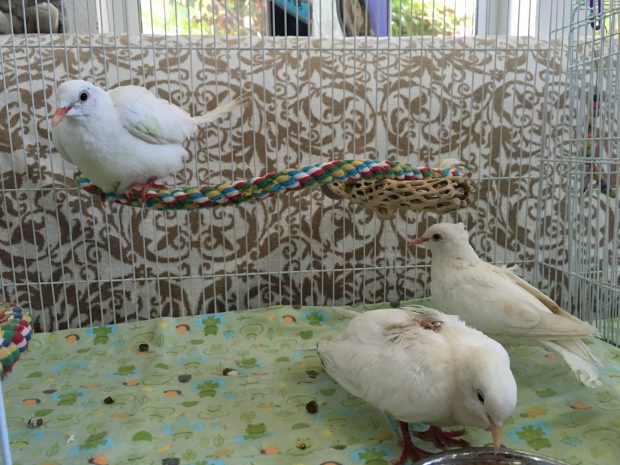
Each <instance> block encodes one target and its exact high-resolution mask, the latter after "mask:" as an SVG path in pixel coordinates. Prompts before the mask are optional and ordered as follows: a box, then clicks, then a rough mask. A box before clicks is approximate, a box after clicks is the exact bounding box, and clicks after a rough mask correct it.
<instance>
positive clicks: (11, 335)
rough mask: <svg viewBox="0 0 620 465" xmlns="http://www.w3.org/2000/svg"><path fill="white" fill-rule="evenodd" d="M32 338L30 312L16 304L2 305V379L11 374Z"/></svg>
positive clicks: (0, 366) (0, 313)
mask: <svg viewBox="0 0 620 465" xmlns="http://www.w3.org/2000/svg"><path fill="white" fill-rule="evenodd" d="M31 336H32V327H31V326H30V316H29V315H28V312H26V311H24V310H22V309H21V308H20V307H18V306H17V305H15V304H6V303H0V378H2V379H3V378H5V377H6V375H7V374H9V373H10V372H11V369H12V368H13V365H15V362H17V360H18V359H19V356H20V354H21V353H22V352H23V351H24V350H26V348H27V347H28V341H29V340H30V337H31Z"/></svg>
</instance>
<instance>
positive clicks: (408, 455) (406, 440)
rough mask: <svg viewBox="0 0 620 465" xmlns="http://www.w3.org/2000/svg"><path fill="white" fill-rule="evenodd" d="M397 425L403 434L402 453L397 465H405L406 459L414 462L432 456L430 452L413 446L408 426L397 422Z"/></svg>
mask: <svg viewBox="0 0 620 465" xmlns="http://www.w3.org/2000/svg"><path fill="white" fill-rule="evenodd" d="M398 424H399V425H400V432H401V433H402V434H403V453H402V454H400V459H399V460H398V462H397V465H405V464H406V463H407V460H408V459H411V460H412V461H413V462H415V461H416V460H420V459H423V458H424V457H428V456H429V455H432V454H431V453H430V452H428V451H425V450H423V449H418V448H417V447H416V446H414V445H413V441H411V435H410V434H409V424H407V423H405V422H404V421H399V422H398Z"/></svg>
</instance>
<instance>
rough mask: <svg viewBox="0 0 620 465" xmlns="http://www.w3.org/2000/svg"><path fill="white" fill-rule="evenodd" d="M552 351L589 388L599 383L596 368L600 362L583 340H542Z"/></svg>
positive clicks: (597, 385)
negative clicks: (560, 357) (559, 356)
mask: <svg viewBox="0 0 620 465" xmlns="http://www.w3.org/2000/svg"><path fill="white" fill-rule="evenodd" d="M542 343H543V344H544V345H545V346H546V347H547V348H548V349H551V350H552V351H554V352H556V353H557V354H559V355H561V356H562V358H563V359H564V361H565V362H566V364H567V365H568V366H569V367H570V369H571V370H572V371H573V373H575V375H576V376H577V378H578V379H579V381H581V382H582V383H583V384H584V385H585V386H587V387H589V388H596V387H599V386H600V385H601V381H600V380H599V379H598V368H597V365H600V364H601V362H600V361H599V360H598V359H597V358H596V357H595V356H594V354H593V353H592V351H591V350H590V349H589V348H588V346H587V345H586V344H584V342H583V341H581V340H579V339H569V340H561V341H542Z"/></svg>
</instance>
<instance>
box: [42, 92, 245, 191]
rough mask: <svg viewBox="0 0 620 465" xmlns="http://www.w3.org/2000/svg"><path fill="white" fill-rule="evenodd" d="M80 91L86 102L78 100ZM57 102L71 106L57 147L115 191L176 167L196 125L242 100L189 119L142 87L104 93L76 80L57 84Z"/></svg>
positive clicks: (56, 130)
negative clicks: (184, 145)
mask: <svg viewBox="0 0 620 465" xmlns="http://www.w3.org/2000/svg"><path fill="white" fill-rule="evenodd" d="M83 92H86V93H87V94H88V98H87V99H86V100H85V101H81V100H80V96H81V94H82V93H83ZM58 100H59V102H60V106H61V108H63V107H64V108H70V110H69V111H68V112H67V113H66V116H64V117H63V118H62V119H61V120H60V122H59V123H58V124H57V126H56V127H54V128H53V129H52V139H53V142H54V145H55V146H56V149H57V150H58V152H59V153H60V154H61V155H62V156H63V157H64V158H65V159H66V160H67V161H68V162H70V163H72V164H74V165H77V167H78V168H79V169H80V170H81V171H82V173H83V174H84V175H85V176H87V177H88V178H89V179H90V180H91V181H92V182H93V183H94V184H95V185H96V186H98V187H99V188H100V189H102V190H103V191H104V192H116V193H118V194H121V193H123V192H125V190H126V189H127V188H128V187H129V186H130V185H131V184H133V183H141V184H143V183H145V182H146V181H147V180H149V179H150V178H153V177H155V178H160V177H163V176H166V175H168V174H171V173H175V172H177V171H179V170H180V169H181V168H182V167H183V161H184V159H185V158H186V156H187V151H186V150H185V148H184V147H183V145H182V144H183V142H184V141H185V140H186V139H187V138H189V137H191V136H192V135H193V134H194V133H195V132H196V130H197V128H198V126H199V125H200V124H204V123H206V122H209V121H213V120H215V119H217V118H218V117H219V116H221V115H223V114H225V113H228V112H230V111H232V110H233V109H234V108H236V107H238V106H239V105H240V104H241V103H242V102H243V99H237V100H234V101H233V102H231V103H228V104H226V105H223V106H221V107H218V108H216V109H215V110H214V111H212V112H209V113H207V114H205V115H203V116H199V117H192V116H190V115H189V114H188V113H187V112H185V111H184V110H182V109H181V108H179V107H177V106H175V105H172V104H170V103H168V102H166V101H165V100H162V99H159V98H157V97H155V96H154V95H152V94H151V93H150V92H149V91H147V90H146V89H144V88H142V87H136V86H122V87H117V88H115V89H112V90H111V91H110V92H106V91H105V90H103V89H101V88H99V87H96V86H94V85H92V84H90V83H88V82H85V81H80V80H74V81H67V82H64V83H63V84H61V85H60V86H59V87H58Z"/></svg>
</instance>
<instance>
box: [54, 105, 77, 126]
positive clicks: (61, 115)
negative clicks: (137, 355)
mask: <svg viewBox="0 0 620 465" xmlns="http://www.w3.org/2000/svg"><path fill="white" fill-rule="evenodd" d="M71 108H73V107H72V106H71V105H67V106H66V107H60V108H58V109H57V110H56V113H54V117H53V118H52V128H55V127H56V125H58V123H60V121H61V120H62V119H63V118H64V117H65V116H66V114H67V113H69V110H71Z"/></svg>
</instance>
